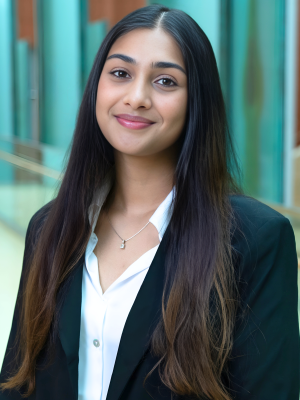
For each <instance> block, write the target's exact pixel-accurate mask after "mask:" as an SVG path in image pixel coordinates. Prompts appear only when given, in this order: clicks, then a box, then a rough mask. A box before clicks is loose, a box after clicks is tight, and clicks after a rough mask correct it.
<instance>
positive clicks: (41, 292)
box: [2, 5, 240, 400]
mask: <svg viewBox="0 0 300 400" xmlns="http://www.w3.org/2000/svg"><path fill="white" fill-rule="evenodd" d="M163 12H165V14H164V15H163V17H162V18H161V16H162V13H163ZM158 23H159V26H160V28H161V29H163V30H165V31H166V32H168V33H169V34H170V35H172V37H173V38H174V39H175V40H176V42H177V43H178V45H179V47H180V49H181V51H182V54H183V58H184V61H185V67H186V70H187V78H188V111H187V118H186V125H185V128H184V130H183V132H182V134H181V137H180V146H181V147H180V148H181V150H180V154H179V158H178V162H177V166H176V170H175V174H174V183H175V185H176V197H175V201H174V209H173V215H172V218H171V221H170V235H169V240H168V242H167V252H166V280H165V287H164V292H163V298H162V318H161V320H160V322H159V323H158V325H157V327H156V329H155V331H154V334H153V336H152V343H151V347H152V351H153V352H154V353H155V355H157V356H159V360H160V361H159V362H158V363H157V365H156V366H155V368H158V370H159V373H160V377H161V379H162V382H163V383H164V384H165V385H166V386H168V387H169V388H170V389H171V390H172V391H173V392H174V393H177V394H179V395H191V396H196V397H201V396H206V397H207V398H209V399H214V400H230V396H229V394H228V392H227V391H226V388H225V386H224V383H223V382H222V379H221V378H222V376H221V375H222V373H223V372H224V371H225V369H226V361H227V360H228V357H229V355H230V351H231V348H232V333H233V327H234V321H235V316H236V311H237V304H238V290H237V284H236V279H235V275H234V266H233V258H232V248H231V231H232V228H233V226H234V216H233V212H232V209H231V206H230V194H234V193H238V192H240V190H239V188H238V186H237V184H236V183H235V179H234V177H233V176H234V171H238V168H237V163H236V158H235V154H234V149H233V145H232V140H231V137H230V134H229V131H228V128H227V122H226V113H225V107H224V101H223V96H222V91H221V86H220V81H219V74H218V69H217V65H216V60H215V57H214V53H213V50H212V47H211V44H210V42H209V40H208V38H207V37H206V35H205V34H204V32H203V31H202V29H201V28H200V27H199V26H198V25H197V23H196V22H195V21H194V20H193V19H192V18H191V17H190V16H188V15H187V14H185V13H184V12H182V11H179V10H170V9H168V8H166V7H162V6H159V5H154V6H149V7H145V8H142V9H139V10H137V11H135V12H133V13H131V14H129V15H128V16H126V17H125V18H124V19H123V20H121V21H120V22H119V23H118V24H116V25H115V26H114V27H113V28H112V29H111V30H110V32H109V33H108V34H107V36H106V38H105V39H104V41H103V43H102V45H101V47H100V49H99V51H98V53H97V56H96V58H95V62H94V65H93V68H92V71H91V73H90V76H89V79H88V82H87V86H86V89H85V93H84V95H83V100H82V103H81V107H80V110H79V114H78V119H77V125H76V129H75V133H74V137H73V143H72V148H71V152H70V157H69V161H68V164H67V167H66V171H65V175H64V178H63V181H62V184H61V187H60V190H59V192H58V195H57V197H56V198H55V199H54V200H53V201H52V203H51V204H50V206H49V207H48V213H47V214H46V218H45V221H44V223H43V225H42V229H41V232H39V233H38V235H36V237H37V238H36V243H35V246H34V254H33V257H31V258H30V260H29V261H28V263H29V266H30V268H29V274H28V279H27V281H26V286H25V292H24V298H23V303H22V304H23V306H22V312H21V319H20V321H19V328H20V338H19V342H18V348H19V354H20V360H19V362H18V365H17V370H16V371H15V372H14V374H12V376H11V378H10V379H9V380H8V381H7V382H6V383H5V384H2V389H11V388H21V387H24V386H25V387H26V395H27V396H28V395H30V394H31V393H32V392H33V390H34V387H35V368H36V363H37V358H38V355H39V354H40V352H41V350H42V349H43V348H44V347H45V346H46V344H47V346H48V345H49V346H50V345H51V341H50V342H49V341H48V338H49V336H51V335H53V332H54V331H55V327H56V326H57V319H58V316H57V301H58V300H57V299H58V294H59V293H60V292H61V291H64V290H65V289H64V288H65V286H64V285H65V283H66V282H68V279H69V277H70V275H71V272H72V270H73V269H74V266H75V265H76V263H78V260H79V259H80V258H81V257H82V256H83V254H84V252H85V248H86V245H87V242H88V240H89V236H90V234H91V226H90V224H89V220H88V215H87V210H88V207H89V205H90V203H91V200H92V197H93V194H94V193H95V190H96V188H97V187H98V186H99V184H101V182H103V179H104V177H105V175H106V174H107V172H108V170H109V169H110V168H111V166H112V165H113V164H114V157H113V149H112V147H111V145H110V144H109V143H108V142H107V141H106V139H105V137H104V136H103V134H102V132H101V131H100V128H99V126H98V124H97V121H96V117H95V104H96V95H97V85H98V81H99V77H100V74H101V71H102V69H103V65H104V63H105V60H106V57H107V54H108V52H109V50H110V48H111V46H112V44H113V43H114V42H115V40H116V39H117V38H119V37H120V36H122V35H124V34H126V33H127V32H130V31H132V30H134V29H138V28H148V29H154V28H155V27H157V24H158ZM152 371H153V370H152ZM152 371H150V373H152ZM148 375H149V374H148Z"/></svg>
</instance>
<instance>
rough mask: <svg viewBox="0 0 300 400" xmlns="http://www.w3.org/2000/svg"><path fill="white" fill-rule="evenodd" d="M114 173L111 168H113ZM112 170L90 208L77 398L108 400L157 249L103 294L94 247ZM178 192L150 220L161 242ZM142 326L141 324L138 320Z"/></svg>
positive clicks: (110, 182)
mask: <svg viewBox="0 0 300 400" xmlns="http://www.w3.org/2000/svg"><path fill="white" fill-rule="evenodd" d="M111 171H112V170H111ZM111 171H110V172H109V173H108V174H107V176H106V179H105V181H104V183H103V185H102V187H101V188H100V190H99V191H98V193H97V194H96V196H95V201H93V204H92V206H91V207H96V209H92V208H90V210H89V212H90V221H91V215H92V214H91V213H92V211H94V222H92V221H91V223H92V225H93V233H92V234H91V237H90V240H89V242H88V245H87V248H86V253H85V267H84V268H83V277H82V303H81V326H80V342H79V370H78V374H79V381H78V399H79V400H105V399H106V396H107V392H108V387H109V383H110V379H111V375H112V372H113V368H114V364H115V360H116V356H117V352H118V347H119V343H120V339H121V335H122V331H123V328H124V325H125V322H126V319H127V316H128V314H129V311H130V309H131V307H132V305H133V303H134V300H135V298H136V296H137V294H138V291H139V289H140V287H141V285H142V283H143V281H144V279H145V276H146V274H147V272H148V270H149V267H150V265H151V263H152V260H153V258H154V256H155V253H156V251H157V249H158V246H159V244H158V245H157V246H155V247H153V248H152V249H150V250H148V251H147V252H146V253H144V254H143V255H142V256H141V257H140V258H138V259H137V260H136V261H135V262H134V263H132V264H131V265H130V266H129V267H128V268H127V269H126V270H125V271H124V272H123V274H122V275H121V276H119V278H118V279H117V280H116V281H115V282H113V284H112V285H111V286H109V288H108V289H107V290H106V291H105V293H103V292H102V289H101V285H100V280H99V272H98V260H97V257H96V255H95V254H94V252H93V251H94V249H95V246H96V244H97V241H98V238H97V236H96V234H95V233H94V229H95V226H96V222H97V219H98V216H99V213H100V210H101V207H102V205H103V203H104V201H105V199H106V196H107V195H108V193H109V190H110V188H111V186H112V183H113V181H112V177H113V173H112V172H111ZM174 192H175V189H174V187H173V189H172V191H171V192H170V193H169V194H168V196H167V197H166V198H165V200H164V201H163V202H162V203H161V204H160V205H159V207H158V208H157V209H156V211H155V212H154V214H153V215H152V217H151V218H150V219H149V221H150V222H151V223H152V224H153V225H154V226H155V227H156V229H157V232H158V237H159V240H160V241H161V240H162V237H163V235H164V232H165V230H166V228H167V226H168V224H169V221H170V218H171V215H172V208H173V207H172V204H171V202H172V198H173V194H174ZM137 323H138V321H137Z"/></svg>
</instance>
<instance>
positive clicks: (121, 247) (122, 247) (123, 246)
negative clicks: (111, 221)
mask: <svg viewBox="0 0 300 400" xmlns="http://www.w3.org/2000/svg"><path fill="white" fill-rule="evenodd" d="M120 249H125V240H122V244H121V246H120Z"/></svg>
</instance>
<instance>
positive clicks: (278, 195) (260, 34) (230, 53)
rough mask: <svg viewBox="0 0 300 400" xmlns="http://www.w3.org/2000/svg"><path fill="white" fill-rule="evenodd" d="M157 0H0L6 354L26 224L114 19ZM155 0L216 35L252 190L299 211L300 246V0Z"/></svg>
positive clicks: (41, 198)
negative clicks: (299, 57)
mask: <svg viewBox="0 0 300 400" xmlns="http://www.w3.org/2000/svg"><path fill="white" fill-rule="evenodd" d="M151 3H154V1H153V2H152V1H150V0H148V1H147V0H63V1H61V0H0V254H1V265H0V314H1V328H0V366H1V364H2V359H3V355H4V350H5V347H6V343H7V338H8V334H9V331H10V325H11V318H12V314H13V308H14V303H15V298H16V293H17V289H18V284H19V278H20V271H21V265H22V258H23V251H24V238H25V233H26V228H27V225H28V222H29V220H30V218H31V216H32V215H33V214H34V213H35V212H36V211H37V210H38V209H39V208H40V207H42V206H43V205H44V204H45V203H47V202H48V201H49V200H51V199H52V198H53V197H54V196H55V193H56V190H57V188H58V187H59V182H60V175H61V170H62V165H63V160H64V156H65V153H66V150H67V149H68V146H69V144H70V141H71V138H72V134H73V130H74V127H75V122H76V116H77V112H78V108H79V105H80V101H81V97H82V94H83V90H84V88H85V84H86V81H87V77H88V75H89V72H90V69H91V66H92V63H93V60H94V57H95V55H96V52H97V50H98V48H99V46H100V44H101V41H102V40H103V38H104V36H105V34H106V33H107V32H108V30H109V29H110V28H111V27H112V26H113V25H114V24H115V23H116V22H118V21H119V20H120V19H121V18H123V16H125V15H126V14H128V13H129V12H131V11H133V10H135V9H137V8H140V7H144V6H146V5H149V4H151ZM155 3H160V4H163V5H166V6H168V7H171V8H178V9H181V10H183V11H185V12H187V13H188V14H190V15H191V16H192V17H193V18H194V19H195V20H196V21H197V22H198V24H199V25H200V26H201V27H202V29H203V30H204V32H205V33H206V34H207V36H208V38H209V39H210V41H211V44H212V46H213V49H214V52H215V55H216V59H217V63H218V67H219V72H220V77H221V82H222V88H223V93H224V97H225V101H226V107H227V113H228V119H229V125H230V129H231V131H232V133H233V136H234V140H235V144H236V147H237V152H238V156H239V159H240V163H241V167H242V171H243V184H244V189H245V192H246V193H247V194H249V195H251V196H253V197H255V198H257V199H259V200H261V201H263V202H264V203H266V204H268V205H270V206H271V207H273V208H275V209H276V210H278V211H279V212H281V213H282V214H284V215H285V216H286V217H288V218H289V219H290V221H291V223H292V225H293V228H294V231H295V236H296V243H297V251H298V256H299V257H300V113H299V109H300V79H299V78H300V62H299V59H298V54H299V47H300V4H299V2H298V0H276V1H275V0H164V1H155ZM298 279H299V278H298Z"/></svg>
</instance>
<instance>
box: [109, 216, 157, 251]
mask: <svg viewBox="0 0 300 400" xmlns="http://www.w3.org/2000/svg"><path fill="white" fill-rule="evenodd" d="M105 213H106V215H107V218H108V220H109V223H110V225H111V227H112V228H113V230H114V231H115V232H116V234H117V235H118V236H119V238H120V239H121V240H122V244H121V246H120V248H121V249H125V242H128V240H130V239H132V238H134V237H135V236H136V235H137V234H139V233H140V232H141V231H142V230H143V229H145V228H146V226H147V225H148V224H149V223H150V221H148V222H147V223H146V225H145V226H144V227H143V228H142V229H141V230H139V231H138V232H137V233H136V234H135V235H133V236H131V237H130V238H129V239H123V238H122V237H121V236H120V235H119V234H118V232H117V231H116V230H115V228H114V227H113V224H112V222H111V220H110V218H109V215H108V212H107V211H106V210H105Z"/></svg>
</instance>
